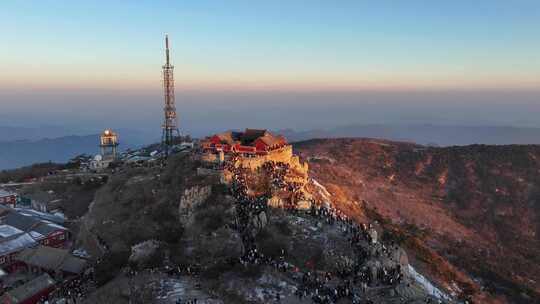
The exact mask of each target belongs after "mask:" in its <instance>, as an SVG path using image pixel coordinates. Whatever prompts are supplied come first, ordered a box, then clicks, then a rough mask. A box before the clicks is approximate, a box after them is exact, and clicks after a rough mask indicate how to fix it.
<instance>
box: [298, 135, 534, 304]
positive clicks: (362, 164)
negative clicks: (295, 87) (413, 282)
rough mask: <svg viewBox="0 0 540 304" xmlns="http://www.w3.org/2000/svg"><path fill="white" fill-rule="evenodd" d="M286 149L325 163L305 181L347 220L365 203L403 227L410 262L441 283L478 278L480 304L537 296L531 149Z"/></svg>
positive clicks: (365, 142)
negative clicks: (483, 291)
mask: <svg viewBox="0 0 540 304" xmlns="http://www.w3.org/2000/svg"><path fill="white" fill-rule="evenodd" d="M295 149H296V151H300V153H301V155H302V156H303V158H304V159H307V158H309V157H314V156H315V157H323V158H324V157H326V158H331V159H333V160H335V162H334V163H332V162H330V161H320V160H319V161H311V162H310V171H311V174H312V176H313V177H314V178H316V179H317V180H318V181H320V182H321V183H323V184H324V185H325V186H326V187H327V189H328V190H329V191H330V192H331V193H332V194H335V195H336V197H338V198H340V199H339V200H338V201H340V202H341V203H342V205H343V206H342V208H341V209H343V210H344V211H349V214H351V215H353V216H362V213H363V212H364V211H365V210H362V211H360V210H355V208H352V207H351V206H350V202H356V203H355V204H356V205H360V206H361V205H362V201H365V204H366V206H367V207H368V208H370V209H372V210H375V211H376V213H378V214H379V215H380V216H381V217H382V219H386V220H389V222H391V223H393V224H394V225H395V226H396V227H398V228H399V229H401V230H403V231H404V232H405V233H406V235H407V236H408V238H407V241H406V242H407V244H408V247H409V248H410V249H411V250H412V251H413V253H415V254H416V257H417V258H418V259H417V260H418V261H422V260H424V261H425V262H426V263H427V264H429V263H431V264H432V265H431V266H429V267H427V266H426V267H427V268H431V273H432V277H434V278H436V277H439V281H440V282H441V283H442V285H444V282H442V281H441V280H455V279H456V278H459V276H457V277H456V274H458V273H459V272H461V273H463V274H464V275H466V276H468V277H469V278H470V279H472V278H479V279H481V281H482V284H483V285H484V286H485V287H486V288H487V290H488V292H490V294H491V296H490V297H491V299H489V300H486V299H482V301H483V302H485V301H493V302H496V301H498V300H499V299H501V298H505V297H506V298H507V300H508V301H510V302H515V303H530V301H531V300H532V299H535V298H539V297H540V285H539V284H540V266H539V265H540V264H539V263H538V262H539V257H540V239H539V236H540V195H539V193H540V163H539V162H538V161H539V160H540V146H482V145H473V146H466V147H450V148H426V147H421V146H418V145H414V144H410V143H395V142H388V141H380V140H372V139H332V140H311V141H306V142H302V143H298V144H297V145H296V147H295ZM319 159H320V158H319ZM344 197H345V198H344ZM343 201H345V203H344V202H343ZM362 209H365V208H362ZM452 268H455V269H456V270H457V272H456V271H452ZM437 272H444V273H446V274H445V275H443V276H441V275H440V274H437ZM465 281H466V280H463V282H464V283H465ZM471 281H472V280H471ZM460 287H461V288H462V289H463V291H464V292H465V291H471V288H470V286H468V285H467V284H461V286H460ZM476 290H478V286H477V287H476ZM479 296H480V295H479Z"/></svg>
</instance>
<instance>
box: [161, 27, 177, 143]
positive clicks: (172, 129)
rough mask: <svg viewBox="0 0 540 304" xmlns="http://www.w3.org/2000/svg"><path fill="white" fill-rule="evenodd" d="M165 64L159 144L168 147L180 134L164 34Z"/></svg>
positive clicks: (167, 42)
mask: <svg viewBox="0 0 540 304" xmlns="http://www.w3.org/2000/svg"><path fill="white" fill-rule="evenodd" d="M165 58H166V61H165V65H164V66H163V93H164V97H165V107H164V108H163V111H164V114H165V117H164V122H163V125H162V126H161V127H162V129H163V134H162V136H161V144H162V145H163V146H165V148H166V149H167V150H168V148H169V147H170V146H171V145H172V144H173V140H174V137H175V135H176V136H180V131H179V130H178V118H177V116H176V106H175V105H174V75H173V70H174V66H172V65H171V63H170V60H169V37H168V36H167V35H165Z"/></svg>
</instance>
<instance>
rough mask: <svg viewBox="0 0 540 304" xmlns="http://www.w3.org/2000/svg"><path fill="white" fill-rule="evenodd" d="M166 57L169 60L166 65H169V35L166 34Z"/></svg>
mask: <svg viewBox="0 0 540 304" xmlns="http://www.w3.org/2000/svg"><path fill="white" fill-rule="evenodd" d="M165 56H166V58H167V61H166V64H167V65H169V35H167V34H165Z"/></svg>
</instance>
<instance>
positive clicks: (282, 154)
mask: <svg viewBox="0 0 540 304" xmlns="http://www.w3.org/2000/svg"><path fill="white" fill-rule="evenodd" d="M270 161H273V162H282V163H288V164H289V165H290V166H291V168H293V169H294V170H296V171H298V172H299V173H301V174H304V175H306V176H307V173H308V164H307V163H301V162H300V158H299V157H298V156H296V155H294V154H293V150H292V146H290V145H289V146H285V147H283V148H280V149H277V150H273V151H271V152H269V153H268V154H267V155H259V156H254V157H242V158H240V159H239V160H237V162H236V164H235V166H236V167H240V166H241V167H244V168H250V169H252V170H256V169H257V168H259V167H261V166H262V165H263V164H264V163H266V162H270Z"/></svg>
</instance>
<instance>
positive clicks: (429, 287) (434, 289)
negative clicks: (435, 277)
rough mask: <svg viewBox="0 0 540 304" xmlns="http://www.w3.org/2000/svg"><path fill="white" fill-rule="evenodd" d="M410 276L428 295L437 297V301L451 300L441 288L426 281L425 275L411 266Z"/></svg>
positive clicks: (409, 267) (409, 268) (409, 266)
mask: <svg viewBox="0 0 540 304" xmlns="http://www.w3.org/2000/svg"><path fill="white" fill-rule="evenodd" d="M408 270H409V274H410V275H411V277H412V278H413V279H414V280H415V281H416V282H418V284H420V285H421V286H422V287H423V288H424V289H425V290H426V291H427V293H428V294H430V295H432V296H434V297H436V298H437V299H442V300H451V299H450V297H449V296H448V295H447V294H446V293H444V292H442V291H441V290H440V289H439V288H437V287H435V286H433V284H431V282H430V281H429V280H428V279H426V278H425V277H424V276H423V275H421V274H419V273H418V272H417V271H416V269H414V267H412V266H411V265H410V264H409V265H408Z"/></svg>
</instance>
